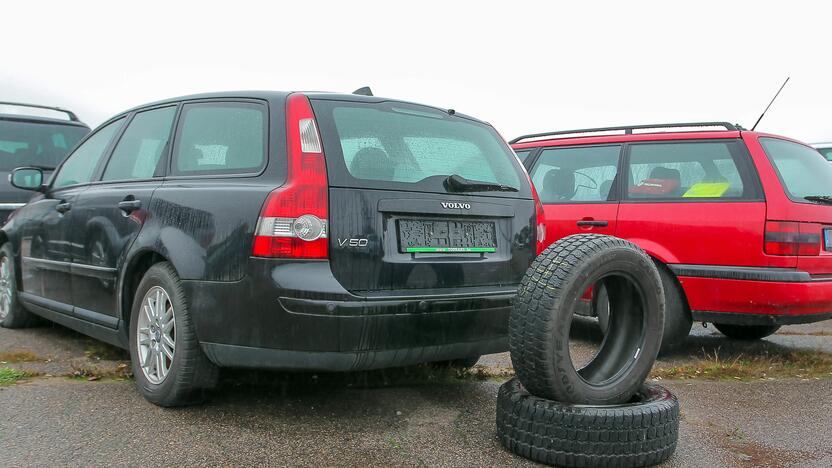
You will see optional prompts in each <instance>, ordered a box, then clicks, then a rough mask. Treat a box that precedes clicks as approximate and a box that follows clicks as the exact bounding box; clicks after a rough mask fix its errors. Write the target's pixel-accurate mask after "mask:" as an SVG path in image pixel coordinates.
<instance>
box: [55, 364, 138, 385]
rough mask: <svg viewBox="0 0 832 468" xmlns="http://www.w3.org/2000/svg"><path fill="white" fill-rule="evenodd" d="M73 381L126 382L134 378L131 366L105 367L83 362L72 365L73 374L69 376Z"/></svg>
mask: <svg viewBox="0 0 832 468" xmlns="http://www.w3.org/2000/svg"><path fill="white" fill-rule="evenodd" d="M67 377H69V378H70V379H73V380H85V381H88V382H93V381H96V380H126V379H131V378H133V373H132V371H131V370H130V366H129V365H128V364H126V363H121V364H118V365H116V366H104V365H95V364H87V363H83V362H76V363H72V372H71V373H70V374H68V375H67Z"/></svg>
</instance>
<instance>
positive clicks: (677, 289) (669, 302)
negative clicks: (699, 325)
mask: <svg viewBox="0 0 832 468" xmlns="http://www.w3.org/2000/svg"><path fill="white" fill-rule="evenodd" d="M657 268H658V270H659V276H660V277H661V279H662V287H663V288H664V332H663V333H662V346H661V348H659V354H660V355H662V354H667V353H669V352H671V351H673V350H674V349H676V348H678V347H679V346H680V345H682V344H683V343H684V342H685V339H687V337H688V335H690V329H691V327H692V326H693V318H692V317H691V314H690V308H689V307H688V302H687V299H685V293H684V291H683V290H682V286H681V285H680V284H679V282H678V281H677V280H676V278H675V277H674V276H673V274H672V273H671V272H670V271H669V270H668V269H667V268H666V267H665V266H664V265H657Z"/></svg>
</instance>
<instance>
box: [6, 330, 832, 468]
mask: <svg viewBox="0 0 832 468" xmlns="http://www.w3.org/2000/svg"><path fill="white" fill-rule="evenodd" d="M782 332H783V333H780V334H777V335H774V336H772V337H770V338H768V339H766V340H762V341H761V342H757V343H750V344H748V343H741V342H736V341H733V340H728V339H726V338H725V337H723V336H722V335H719V334H718V333H717V332H716V331H714V330H713V328H707V329H706V328H702V327H701V326H698V325H697V326H696V327H695V328H694V330H693V332H692V335H693V336H691V337H690V339H689V343H688V344H687V346H685V347H684V349H682V350H679V351H677V352H676V353H674V354H673V355H671V356H668V357H666V358H663V359H662V360H661V361H660V362H659V363H658V364H657V365H659V366H670V365H677V364H680V363H685V362H688V361H690V360H693V359H696V357H697V356H699V355H701V354H702V353H710V352H714V351H715V350H716V351H717V352H720V353H726V354H734V355H736V354H745V355H753V354H754V353H765V352H771V351H772V350H789V349H809V350H821V351H823V350H825V351H832V322H824V323H821V324H814V325H804V326H795V327H786V328H784V329H783V330H782ZM3 353H5V354H3ZM2 356H7V359H8V358H10V357H12V358H13V357H15V356H17V357H18V358H20V357H25V358H26V359H28V360H29V362H6V363H2V362H0V368H2V367H13V368H18V369H28V370H30V371H32V372H37V373H39V374H40V375H39V376H37V377H32V378H29V379H27V380H26V381H23V382H18V383H16V384H13V385H10V386H5V387H0V407H2V408H3V410H2V414H3V416H2V417H0V465H2V466H34V465H50V466H55V465H151V464H185V465H309V466H311V465H314V466H332V465H339V466H345V465H346V466H377V465H396V466H401V465H436V466H472V465H474V466H516V465H531V463H530V462H528V461H526V460H523V459H521V458H519V457H516V456H514V455H512V454H510V453H508V452H507V451H505V450H504V449H503V448H502V447H501V446H500V444H499V442H498V441H497V437H496V433H495V425H494V411H495V403H496V401H495V397H496V393H497V389H498V388H499V385H500V384H501V378H500V377H499V376H500V375H502V374H504V373H505V372H510V370H508V371H507V370H506V369H507V368H510V365H511V363H510V359H509V357H508V354H507V353H504V354H499V355H491V356H484V357H483V358H482V359H481V361H480V366H481V367H480V369H482V370H483V373H484V374H485V375H476V374H475V375H469V376H464V377H462V378H460V377H457V376H456V375H453V373H452V372H446V371H436V372H434V371H433V370H426V369H425V368H424V367H418V368H409V369H397V370H387V371H377V372H369V373H351V374H320V375H316V374H287V373H266V372H240V371H229V372H225V373H224V375H223V378H222V383H221V386H220V388H219V389H217V390H216V391H214V392H213V393H212V394H210V395H209V396H208V399H207V401H206V402H205V403H204V404H202V405H197V406H192V407H187V408H177V409H163V408H158V407H155V406H153V405H151V404H149V403H147V402H146V401H144V399H142V398H141V396H140V395H139V394H138V392H137V391H136V390H135V389H134V385H133V382H132V380H130V379H126V380H121V379H120V378H119V377H118V376H119V375H120V372H122V371H123V367H124V364H125V361H124V359H125V358H126V355H125V354H124V353H123V352H121V351H119V350H116V349H113V348H110V347H108V346H105V345H101V344H98V343H97V342H95V341H93V340H91V339H88V338H86V337H83V336H81V335H78V334H76V333H74V332H71V331H69V330H66V329H64V328H61V327H58V326H45V327H40V328H34V329H29V330H6V329H0V357H2ZM0 361H2V359H0ZM97 373H100V374H101V375H104V376H107V375H112V376H115V377H106V378H103V379H100V380H95V379H96V375H98V374H97ZM88 379H93V380H92V381H90V380H88ZM662 384H663V385H665V386H667V387H669V388H670V389H671V390H672V391H673V392H675V393H676V394H677V396H678V397H679V399H680V401H681V405H682V422H681V429H680V439H679V446H678V449H677V452H676V454H675V455H674V457H673V458H672V459H671V460H670V461H668V462H667V463H666V464H665V465H666V466H671V467H676V466H832V431H830V430H829V428H830V427H832V413H830V411H829V408H830V407H832V376H830V378H822V379H819V380H815V379H784V380H760V381H747V382H746V381H700V380H685V381H672V380H664V381H663V382H662Z"/></svg>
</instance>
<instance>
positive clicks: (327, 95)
mask: <svg viewBox="0 0 832 468" xmlns="http://www.w3.org/2000/svg"><path fill="white" fill-rule="evenodd" d="M293 93H300V94H303V95H305V96H307V97H309V99H320V100H330V101H350V102H366V103H380V102H400V103H403V104H410V105H415V106H421V107H428V108H432V109H435V110H439V111H441V112H449V109H443V108H441V107H436V106H431V105H426V104H420V103H416V102H410V101H403V100H401V99H391V98H385V97H380V96H365V95H362V94H350V93H332V92H326V91H262V90H260V91H258V90H252V91H220V92H211V93H200V94H189V95H185V96H178V97H173V98H168V99H163V100H160V101H155V102H151V103H148V104H142V105H140V106H135V107H133V108H131V109H128V110H126V111H123V112H119V113H118V114H117V115H116V116H121V115H124V114H128V113H130V112H133V111H136V110H139V109H145V108H148V107H155V106H161V105H165V104H173V103H175V102H180V101H196V100H201V99H223V98H226V99H262V100H264V101H282V100H284V99H286V97H287V96H289V95H290V94H293ZM454 115H456V116H458V117H463V118H466V119H468V120H473V121H476V122H480V123H484V124H486V125H488V123H487V122H484V121H482V120H479V119H477V118H474V117H471V116H469V115H466V114H462V113H459V112H456V111H454ZM116 116H114V117H113V118H115V117H116ZM109 120H112V118H111V119H109Z"/></svg>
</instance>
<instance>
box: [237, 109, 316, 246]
mask: <svg viewBox="0 0 832 468" xmlns="http://www.w3.org/2000/svg"><path fill="white" fill-rule="evenodd" d="M286 149H287V153H288V167H287V177H286V183H285V184H284V185H283V186H282V187H279V188H277V189H276V190H274V191H273V192H272V193H270V194H269V197H268V199H266V203H265V204H264V205H263V209H262V211H261V213H260V219H259V220H258V221H257V228H256V231H255V236H254V248H253V252H252V253H253V255H254V256H255V257H284V258H328V257H329V240H328V236H327V232H328V226H327V214H328V207H329V197H328V194H327V192H328V184H327V177H326V161H325V160H324V153H323V145H322V144H321V136H320V134H319V133H318V125H317V124H316V122H315V115H314V113H313V112H312V106H311V105H310V104H309V99H308V98H307V97H306V96H304V95H302V94H292V95H290V96H289V97H288V98H287V100H286Z"/></svg>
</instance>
